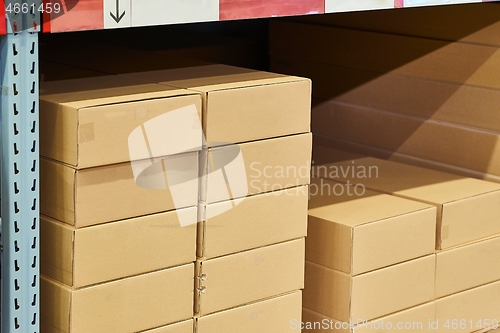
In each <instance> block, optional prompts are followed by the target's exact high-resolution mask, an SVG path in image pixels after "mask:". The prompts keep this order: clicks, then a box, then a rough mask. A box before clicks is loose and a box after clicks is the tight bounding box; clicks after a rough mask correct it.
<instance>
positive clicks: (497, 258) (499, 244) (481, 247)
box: [436, 237, 500, 298]
mask: <svg viewBox="0 0 500 333" xmlns="http://www.w3.org/2000/svg"><path fill="white" fill-rule="evenodd" d="M498 262H500V237H494V238H490V239H486V240H483V241H480V242H476V243H471V244H467V245H464V246H461V247H457V248H454V249H450V250H447V251H442V252H438V253H437V259H436V298H440V297H443V296H447V295H451V294H455V293H458V292H460V291H464V290H466V289H471V288H474V287H477V286H480V285H483V284H487V283H491V282H494V281H497V280H500V267H499V266H498V264H497V263H498Z"/></svg>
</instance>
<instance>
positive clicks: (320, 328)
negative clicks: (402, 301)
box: [302, 302, 435, 333]
mask: <svg viewBox="0 0 500 333" xmlns="http://www.w3.org/2000/svg"><path fill="white" fill-rule="evenodd" d="M434 312H435V304H434V302H430V303H426V304H423V305H419V306H416V307H414V308H410V309H407V310H403V311H400V312H396V313H393V314H390V315H388V316H385V317H381V318H378V319H374V320H371V321H365V322H361V321H360V323H359V326H357V325H356V324H357V322H353V323H349V322H341V321H338V320H335V319H332V318H329V317H327V316H324V315H322V314H320V313H317V312H314V311H311V310H309V309H306V308H304V309H303V311H302V318H303V322H304V324H303V325H304V329H303V330H302V332H310V333H316V332H332V331H335V332H339V333H361V332H380V333H382V332H383V333H386V332H390V331H396V332H407V331H409V332H425V333H433V332H434V329H433V328H432V326H430V325H429V323H433V322H434V321H435V313H434Z"/></svg>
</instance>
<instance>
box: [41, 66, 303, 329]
mask: <svg viewBox="0 0 500 333" xmlns="http://www.w3.org/2000/svg"><path fill="white" fill-rule="evenodd" d="M131 76H135V77H131ZM131 76H112V77H100V78H97V79H96V78H93V79H80V80H72V81H61V82H51V83H47V84H46V85H45V86H44V87H43V90H42V93H41V96H42V97H41V101H42V105H41V108H40V109H41V114H42V117H43V121H42V123H41V132H42V133H41V136H42V138H43V140H42V142H41V154H42V155H43V156H44V158H43V159H42V169H41V179H42V190H41V191H42V193H41V197H42V203H41V207H42V213H43V214H44V215H45V216H46V217H44V218H43V219H42V226H41V230H42V235H41V237H42V244H41V248H42V254H41V255H42V258H41V261H42V274H43V275H44V276H43V277H42V296H43V298H44V301H43V302H44V305H43V306H42V308H44V312H43V313H42V323H43V326H44V332H52V331H57V332H59V331H62V332H71V333H73V332H101V331H102V332H104V331H106V332H118V331H119V332H136V331H144V330H148V329H153V328H155V329H157V330H153V332H170V330H173V331H172V332H182V333H184V332H193V327H194V330H195V332H200V333H211V332H219V331H220V329H221V327H235V325H238V326H240V327H241V329H240V330H239V331H241V332H256V331H259V332H273V333H274V332H285V331H288V330H289V322H290V320H292V319H295V320H300V317H301V307H302V304H301V303H302V302H301V289H302V288H303V283H304V282H303V277H304V255H305V254H304V246H305V245H304V244H305V243H304V237H305V235H306V225H307V200H308V190H307V189H308V187H307V185H308V184H309V179H310V177H309V174H310V160H311V133H309V117H310V81H309V80H307V79H303V78H298V77H289V76H283V75H275V74H271V73H264V72H258V71H250V70H243V69H239V68H235V67H229V66H217V65H215V66H208V67H196V68H193V69H181V70H167V71H159V72H149V73H138V74H134V75H131ZM150 82H154V83H150ZM160 82H161V84H159V83H160ZM165 82H166V83H165Z"/></svg>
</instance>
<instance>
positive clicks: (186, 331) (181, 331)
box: [144, 319, 194, 333]
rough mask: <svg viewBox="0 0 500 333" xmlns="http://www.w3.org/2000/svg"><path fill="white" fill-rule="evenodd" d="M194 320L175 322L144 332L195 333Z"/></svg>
mask: <svg viewBox="0 0 500 333" xmlns="http://www.w3.org/2000/svg"><path fill="white" fill-rule="evenodd" d="M193 327H194V320H193V319H191V320H186V321H183V322H180V323H175V324H171V325H167V326H163V327H159V328H155V329H152V330H148V331H144V333H193Z"/></svg>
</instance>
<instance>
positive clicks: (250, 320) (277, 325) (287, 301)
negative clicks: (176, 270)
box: [196, 291, 302, 333]
mask: <svg viewBox="0 0 500 333" xmlns="http://www.w3.org/2000/svg"><path fill="white" fill-rule="evenodd" d="M301 305H302V294H301V292H300V291H296V292H293V293H290V294H286V295H282V296H279V297H275V298H271V299H268V300H265V301H260V302H255V303H251V304H248V305H244V306H241V307H237V308H233V309H230V310H226V311H222V312H217V313H214V314H211V315H207V316H203V317H199V318H197V319H196V326H197V330H196V333H220V332H221V330H224V331H228V332H229V331H233V332H234V331H235V330H237V332H238V333H254V332H259V333H285V332H296V330H294V329H292V327H291V322H292V321H293V320H296V321H297V320H298V321H300V317H301V313H300V312H301Z"/></svg>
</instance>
